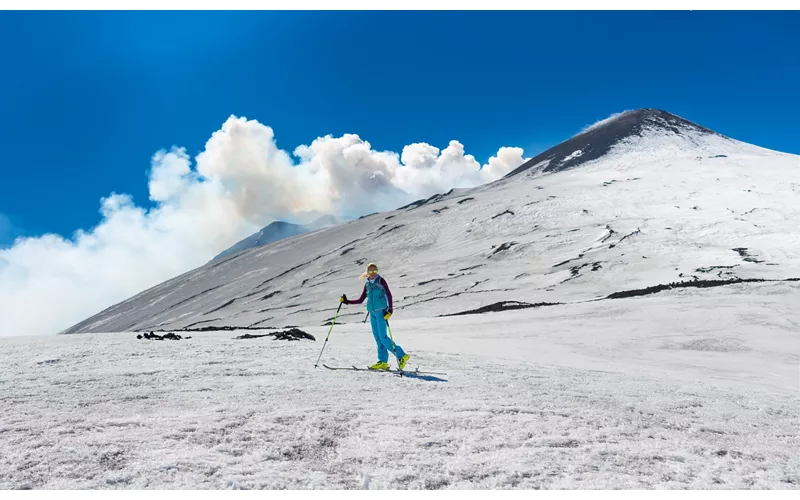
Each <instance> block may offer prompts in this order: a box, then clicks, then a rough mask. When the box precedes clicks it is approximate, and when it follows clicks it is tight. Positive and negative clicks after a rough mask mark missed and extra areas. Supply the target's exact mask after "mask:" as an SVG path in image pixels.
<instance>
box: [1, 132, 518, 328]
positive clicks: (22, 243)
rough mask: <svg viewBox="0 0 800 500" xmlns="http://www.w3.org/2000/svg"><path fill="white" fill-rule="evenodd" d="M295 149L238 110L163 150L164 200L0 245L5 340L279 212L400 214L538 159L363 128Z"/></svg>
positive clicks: (150, 281) (110, 201)
mask: <svg viewBox="0 0 800 500" xmlns="http://www.w3.org/2000/svg"><path fill="white" fill-rule="evenodd" d="M294 156H295V157H296V158H297V159H299V161H297V162H296V161H293V159H292V156H291V155H290V154H289V153H287V152H286V151H283V150H281V149H280V148H278V146H277V144H276V142H275V138H274V134H273V131H272V129H271V128H270V127H267V126H265V125H263V124H261V123H259V122H257V121H255V120H247V119H246V118H238V117H233V116H231V117H230V118H229V119H228V120H227V121H226V122H225V123H224V124H223V126H222V129H221V130H218V131H216V132H214V133H213V134H212V136H211V138H210V139H209V140H208V142H207V143H206V145H205V149H204V151H203V152H202V153H200V154H199V155H198V156H197V157H196V158H195V164H194V167H193V165H192V161H191V158H190V157H189V156H188V155H187V154H186V151H185V150H184V149H181V148H173V149H172V150H170V151H159V152H158V153H156V154H155V155H154V156H153V159H152V167H151V171H150V175H149V193H150V199H151V200H152V201H153V202H154V204H155V206H154V207H153V208H150V209H145V208H142V207H138V206H136V205H135V204H134V203H133V200H132V199H131V198H130V196H128V195H124V194H116V193H112V194H111V195H109V196H108V197H106V198H103V199H102V200H101V213H102V214H103V219H102V221H101V222H100V223H99V224H98V225H97V226H96V227H94V228H93V229H91V230H90V231H78V232H76V233H75V235H74V236H73V237H72V238H71V239H66V238H63V237H61V236H58V235H52V234H47V235H44V236H39V237H33V238H19V239H17V240H16V242H15V243H14V244H13V246H11V247H10V248H6V249H2V250H0V336H10V335H31V334H55V333H58V332H59V331H62V330H64V329H66V328H68V327H70V326H72V325H73V324H75V323H77V322H79V321H81V320H83V319H86V318H87V317H89V316H91V315H93V314H95V313H97V312H100V311H101V310H102V309H104V308H106V307H109V306H111V305H113V304H115V303H117V302H120V301H122V300H125V299H127V298H129V297H131V296H133V295H135V294H136V293H139V292H141V291H143V290H145V289H147V288H149V287H152V286H155V285H157V284H159V283H161V282H163V281H165V280H167V279H170V278H172V277H174V276H176V275H179V274H181V273H183V272H186V271H189V270H191V269H194V268H196V267H198V266H200V265H203V264H205V263H206V262H208V261H209V260H210V259H211V258H212V257H213V256H214V255H216V254H218V253H219V252H221V251H222V250H225V249H226V248H228V247H229V246H231V245H232V244H233V243H235V242H237V241H239V240H240V239H242V238H244V237H246V236H248V235H250V234H252V233H253V232H255V231H256V230H258V229H260V228H261V227H263V226H264V225H266V224H268V223H269V222H271V221H272V220H274V219H287V218H303V217H306V218H307V217H308V215H309V214H315V213H320V214H321V213H324V214H334V215H363V214H364V213H368V212H376V211H384V210H392V209H394V208H397V207H398V206H401V205H403V204H405V203H408V202H410V201H413V200H415V199H418V198H424V197H428V196H431V195H433V194H436V193H440V192H444V191H447V190H449V189H451V188H453V187H473V186H477V185H480V184H484V183H486V182H490V181H493V180H496V179H499V178H500V177H502V176H503V175H505V174H507V173H508V172H510V171H511V170H513V169H514V168H516V167H517V166H519V165H521V164H522V163H523V162H524V161H526V160H527V158H524V157H523V151H522V149H520V148H501V149H500V150H499V151H498V152H497V154H496V156H493V157H492V158H491V159H490V160H489V162H488V164H486V165H483V166H481V164H480V163H479V162H477V161H476V160H475V158H474V157H473V156H471V155H467V154H465V152H464V147H463V146H462V145H461V144H460V143H458V142H457V141H452V142H450V144H449V145H448V146H447V147H446V148H445V149H443V150H439V149H437V148H435V147H433V146H431V145H428V144H412V145H409V146H406V147H405V148H403V152H402V154H401V155H398V154H397V153H394V152H385V151H375V150H373V149H372V147H371V146H370V144H369V143H368V142H366V141H364V140H362V139H361V138H360V137H358V136H357V135H351V134H348V135H344V136H342V137H331V136H326V137H320V138H318V139H316V140H315V141H313V142H312V143H311V144H310V145H307V146H306V145H304V146H300V147H298V148H297V149H296V150H295V151H294Z"/></svg>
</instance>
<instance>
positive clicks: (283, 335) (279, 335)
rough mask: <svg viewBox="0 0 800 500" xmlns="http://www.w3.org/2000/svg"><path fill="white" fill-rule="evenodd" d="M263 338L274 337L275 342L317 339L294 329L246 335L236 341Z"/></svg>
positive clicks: (240, 336)
mask: <svg viewBox="0 0 800 500" xmlns="http://www.w3.org/2000/svg"><path fill="white" fill-rule="evenodd" d="M261 337H273V338H274V339H275V340H288V341H293V340H303V339H306V340H313V341H316V340H317V339H315V338H314V336H313V335H311V334H309V333H306V332H304V331H303V330H300V329H299V328H292V329H290V330H283V331H280V332H270V333H266V334H263V335H252V334H250V333H245V334H244V335H239V336H238V337H236V338H235V340H244V339H257V338H261Z"/></svg>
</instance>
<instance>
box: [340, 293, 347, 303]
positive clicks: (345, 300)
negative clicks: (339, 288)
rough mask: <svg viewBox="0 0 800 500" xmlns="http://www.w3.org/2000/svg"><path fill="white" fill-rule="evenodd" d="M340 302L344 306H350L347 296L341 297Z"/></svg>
mask: <svg viewBox="0 0 800 500" xmlns="http://www.w3.org/2000/svg"><path fill="white" fill-rule="evenodd" d="M339 302H340V303H342V304H349V303H350V302H349V301H348V300H347V295H345V294H342V296H341V297H339Z"/></svg>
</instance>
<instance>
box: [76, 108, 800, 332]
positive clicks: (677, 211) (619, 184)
mask: <svg viewBox="0 0 800 500" xmlns="http://www.w3.org/2000/svg"><path fill="white" fill-rule="evenodd" d="M636 113H638V114H636V120H634V122H635V123H636V124H638V125H637V126H633V127H628V128H627V129H626V128H625V126H623V125H625V124H626V123H628V122H629V121H630V120H631V117H630V116H628V115H626V114H623V115H620V116H619V117H617V118H615V119H613V120H611V121H609V122H607V123H605V124H601V125H600V126H598V127H596V128H594V129H592V130H591V131H589V132H587V133H584V134H581V135H586V134H595V135H597V136H598V137H601V138H604V139H603V140H607V137H609V136H613V137H614V141H615V142H613V144H612V145H610V146H608V150H607V151H606V153H605V154H603V155H602V156H600V157H598V158H594V159H589V158H590V157H592V156H593V155H589V154H584V155H579V156H576V155H575V154H573V153H574V152H571V153H569V154H567V155H566V156H571V160H570V161H580V162H581V163H579V164H578V165H573V168H569V169H566V170H561V171H556V172H553V173H546V172H544V171H543V170H547V169H546V168H545V169H542V168H529V169H526V170H522V171H519V172H517V173H515V174H513V175H510V176H508V177H506V178H504V179H502V180H500V181H497V182H494V183H492V184H489V185H485V186H482V187H479V188H476V189H473V190H462V191H458V192H451V193H448V194H447V196H439V197H434V198H432V199H430V200H428V201H427V202H422V203H418V204H412V205H411V206H409V207H406V208H403V209H399V210H396V211H393V212H389V213H381V214H373V215H370V216H367V217H363V218H361V219H359V220H355V221H351V222H348V223H345V224H342V225H339V226H335V227H331V228H326V229H321V230H318V231H314V232H311V233H306V234H302V235H299V236H295V237H292V238H288V239H285V240H282V241H279V242H276V243H273V244H270V245H267V246H263V247H260V248H256V249H252V250H248V251H245V252H240V253H238V254H236V255H234V256H231V257H229V258H227V259H223V260H220V261H218V262H213V263H209V264H208V265H206V266H203V267H201V268H199V269H196V270H194V271H191V272H189V273H186V274H184V275H182V276H178V277H176V278H174V279H172V280H170V281H167V282H165V283H163V284H161V285H158V286H156V287H154V288H152V289H150V290H147V291H145V292H143V293H141V294H139V295H137V296H135V297H133V298H131V299H129V300H127V301H125V302H122V303H120V304H117V305H115V306H113V307H111V308H109V309H107V310H105V311H103V312H101V313H99V314H98V315H96V316H94V317H92V318H89V319H87V320H86V321H83V322H81V323H80V324H78V325H75V326H74V327H72V328H70V329H68V330H67V332H68V333H76V332H113V331H124V330H146V329H177V328H185V327H190V328H198V327H211V326H253V327H260V326H282V325H287V324H302V325H321V324H324V323H326V322H328V321H329V320H330V319H331V318H332V316H333V312H334V311H335V309H336V306H337V305H338V300H337V299H338V297H339V295H341V294H342V293H348V294H350V295H357V294H358V293H359V292H360V289H361V287H362V286H363V283H362V282H360V281H358V280H357V279H356V278H357V276H358V275H359V274H360V273H361V272H362V270H363V268H364V266H365V264H366V263H367V262H372V261H374V262H377V263H378V264H379V266H380V269H381V272H382V274H383V275H384V277H385V278H386V279H387V280H388V282H389V284H390V286H391V288H392V291H393V293H394V297H395V300H396V303H395V309H396V314H397V315H398V317H415V318H419V317H432V316H437V315H443V314H453V313H459V312H463V311H467V310H472V309H475V308H479V307H482V306H488V305H491V304H496V303H498V302H503V301H522V302H526V303H541V302H546V303H560V304H564V305H560V306H554V307H567V308H568V307H571V306H570V305H569V304H572V303H578V302H581V301H590V300H597V299H601V298H603V297H606V296H609V295H610V294H615V293H620V292H626V291H630V290H637V289H644V288H647V287H653V286H658V285H668V284H670V283H678V282H680V283H692V282H705V281H709V280H732V279H744V280H751V279H759V280H761V279H765V280H783V279H791V278H799V277H800V229H799V228H798V224H797V220H800V213H799V212H800V204H798V188H800V157H798V156H795V155H789V154H783V153H779V152H775V151H770V150H767V149H763V148H759V147H756V146H753V145H749V144H745V143H742V142H739V141H736V140H732V139H729V138H726V137H723V136H721V135H718V134H715V133H712V132H710V131H707V130H706V129H703V128H702V127H700V126H696V125H694V124H689V125H686V123H688V122H685V121H683V120H681V119H679V118H677V117H674V118H670V117H672V115H668V114H665V113H664V112H660V111H658V112H656V111H653V110H643V111H640V112H636ZM665 116H666V118H665ZM620 121H621V122H622V125H621V124H620V123H619V122H620ZM606 129H611V130H610V131H609V130H606ZM618 129H624V130H628V131H629V133H628V134H627V135H622V136H620V135H619V134H617V133H616V132H614V131H616V130H618ZM579 137H580V136H579ZM572 140H574V139H572ZM582 147H583V148H584V149H586V145H584V146H582ZM598 147H600V148H601V149H602V148H605V147H606V145H604V144H600V145H599V146H598ZM571 148H572V146H570V147H569V148H567V149H571ZM544 161H545V162H547V161H548V160H544ZM729 286H739V287H758V286H761V285H759V284H757V283H744V284H739V285H729ZM697 293H703V292H702V290H699V289H698V290H697ZM362 317H363V309H360V308H358V307H349V308H347V309H346V310H345V311H343V313H342V315H341V316H340V321H344V322H353V321H360V320H361V319H362Z"/></svg>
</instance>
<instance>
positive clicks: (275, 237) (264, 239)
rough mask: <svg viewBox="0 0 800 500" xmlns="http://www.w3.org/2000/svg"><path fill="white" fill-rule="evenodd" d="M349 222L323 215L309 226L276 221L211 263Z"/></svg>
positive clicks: (225, 251)
mask: <svg viewBox="0 0 800 500" xmlns="http://www.w3.org/2000/svg"><path fill="white" fill-rule="evenodd" d="M347 220H350V219H348V218H346V217H337V216H335V215H323V216H321V217H319V218H318V219H316V220H314V221H312V222H310V223H308V224H292V223H290V222H284V221H278V220H276V221H274V222H271V223H270V224H269V225H267V226H266V227H264V228H262V229H261V230H260V231H258V232H256V233H253V234H251V235H250V236H248V237H247V238H245V239H243V240H241V241H239V242H237V243H235V244H234V245H232V246H231V247H230V248H228V249H227V250H224V251H222V252H220V253H219V255H217V256H216V257H214V258H213V259H211V262H216V261H219V260H221V259H223V258H225V257H227V256H229V255H233V254H235V253H238V252H241V251H243V250H249V249H251V248H257V247H261V246H264V245H268V244H270V243H274V242H276V241H280V240H282V239H285V238H291V237H292V236H297V235H298V234H303V233H307V232H310V231H316V230H317V229H322V228H325V227H330V226H335V225H337V224H341V223H342V222H345V221H347Z"/></svg>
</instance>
